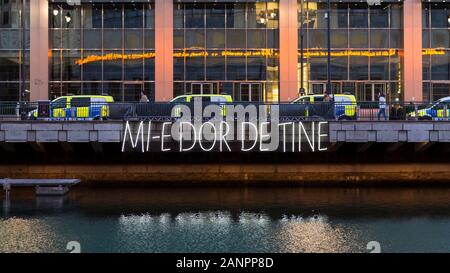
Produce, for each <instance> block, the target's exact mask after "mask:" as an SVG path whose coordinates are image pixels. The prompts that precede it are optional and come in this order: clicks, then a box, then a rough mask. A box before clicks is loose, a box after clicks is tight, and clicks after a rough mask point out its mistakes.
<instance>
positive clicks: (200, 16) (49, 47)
mask: <svg viewBox="0 0 450 273" xmlns="http://www.w3.org/2000/svg"><path fill="white" fill-rule="evenodd" d="M369 2H370V4H369V3H368V2H365V1H359V0H342V1H341V0H332V1H331V6H330V8H331V9H330V14H329V16H328V14H327V4H326V1H324V0H303V1H302V0H201V1H194V0H134V1H106V0H79V1H65V0H33V1H30V0H0V69H1V71H0V100H1V101H18V100H29V99H31V100H39V99H52V98H54V97H59V96H61V95H66V94H110V95H113V96H114V98H115V100H117V101H136V100H138V99H139V96H140V92H141V91H143V92H144V93H145V94H146V95H147V96H148V97H149V98H150V100H158V101H167V100H170V99H171V98H173V97H176V96H178V95H182V94H229V95H231V96H233V98H234V100H235V101H265V102H278V101H291V100H293V99H295V98H296V97H298V95H299V94H300V93H301V92H304V93H305V94H320V93H323V92H325V91H326V89H327V81H328V62H327V55H328V44H327V37H328V35H327V33H328V31H327V23H328V19H327V18H328V17H329V19H330V21H329V22H330V38H331V40H330V42H331V43H330V54H331V62H330V79H331V82H332V85H331V90H330V91H331V92H332V93H350V94H354V95H356V97H357V99H358V100H359V101H372V100H375V99H376V97H377V96H376V95H377V93H378V92H382V93H385V94H386V95H387V99H388V100H408V101H419V100H424V101H434V100H436V99H439V98H442V97H445V96H450V12H449V11H450V4H448V3H445V2H442V1H437V0H426V1H422V0H387V1H380V2H379V3H375V2H376V1H369ZM302 3H303V5H302ZM421 17H422V20H421V21H420V18H421ZM417 18H419V21H418V19H417ZM418 22H419V23H418ZM30 30H31V31H30ZM47 36H48V39H47ZM417 37H419V39H418V38H417ZM420 37H423V39H422V43H420ZM417 41H419V43H416V42H417ZM47 56H48V58H47ZM47 61H48V66H47V64H46V62H47ZM47 87H48V88H47ZM27 90H30V92H27ZM33 90H34V91H33Z"/></svg>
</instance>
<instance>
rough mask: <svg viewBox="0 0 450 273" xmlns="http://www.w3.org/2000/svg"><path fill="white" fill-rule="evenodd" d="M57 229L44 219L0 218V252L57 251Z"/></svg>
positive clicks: (58, 239)
mask: <svg viewBox="0 0 450 273" xmlns="http://www.w3.org/2000/svg"><path fill="white" fill-rule="evenodd" d="M58 241H61V240H60V238H59V233H58V231H57V230H55V229H53V228H52V227H51V226H50V225H49V224H48V223H46V221H45V220H38V219H23V218H16V217H12V218H8V219H0V252H58V248H57V247H56V245H55V242H58Z"/></svg>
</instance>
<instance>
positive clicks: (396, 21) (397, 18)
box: [391, 4, 403, 29]
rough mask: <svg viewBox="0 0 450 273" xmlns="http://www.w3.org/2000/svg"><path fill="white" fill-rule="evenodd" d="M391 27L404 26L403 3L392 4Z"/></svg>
mask: <svg viewBox="0 0 450 273" xmlns="http://www.w3.org/2000/svg"><path fill="white" fill-rule="evenodd" d="M391 28H399V29H401V28H403V4H391Z"/></svg>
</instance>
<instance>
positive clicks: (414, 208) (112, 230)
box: [0, 187, 450, 252]
mask: <svg viewBox="0 0 450 273" xmlns="http://www.w3.org/2000/svg"><path fill="white" fill-rule="evenodd" d="M2 194H3V193H2ZM1 198H2V199H1V200H2V209H1V210H0V252H66V251H67V250H66V246H67V243H68V242H70V241H77V242H79V243H80V245H81V251H82V252H368V250H367V243H368V242H370V241H377V242H379V243H380V245H381V251H382V252H450V189H442V188H430V189H424V188H416V189H410V188H394V189H380V188H377V189H367V188H364V189H362V188H361V189H358V188H289V187H280V188H190V189H187V188H186V189H180V188H164V189H148V188H144V189H142V188H133V189H127V188H125V189H98V188H95V189H91V188H77V189H73V190H72V191H71V192H70V194H69V195H68V196H66V197H35V196H34V192H33V191H31V190H15V189H14V190H13V193H12V198H11V201H10V202H9V203H7V202H5V201H4V198H3V195H2V196H1Z"/></svg>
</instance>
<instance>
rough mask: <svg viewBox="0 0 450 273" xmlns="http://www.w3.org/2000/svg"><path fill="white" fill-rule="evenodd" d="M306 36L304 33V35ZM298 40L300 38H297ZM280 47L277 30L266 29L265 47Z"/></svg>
mask: <svg viewBox="0 0 450 273" xmlns="http://www.w3.org/2000/svg"><path fill="white" fill-rule="evenodd" d="M305 37H306V35H305ZM299 40H300V39H299ZM279 47H280V36H279V35H278V30H271V29H268V30H267V48H279Z"/></svg>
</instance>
